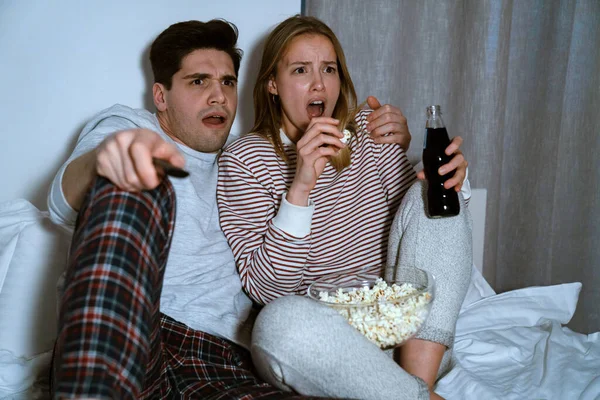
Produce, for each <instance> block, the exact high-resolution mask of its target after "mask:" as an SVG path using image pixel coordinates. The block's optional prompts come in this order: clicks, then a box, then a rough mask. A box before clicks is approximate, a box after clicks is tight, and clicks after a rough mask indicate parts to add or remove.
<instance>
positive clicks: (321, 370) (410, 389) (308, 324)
mask: <svg viewBox="0 0 600 400" xmlns="http://www.w3.org/2000/svg"><path fill="white" fill-rule="evenodd" d="M424 190H425V185H424V184H423V183H422V182H420V181H419V182H416V183H415V184H414V185H413V186H412V187H411V188H410V190H409V191H408V193H407V194H406V196H405V197H404V199H403V201H402V204H401V205H400V208H399V210H398V212H397V214H396V217H395V219H394V223H393V226H392V229H391V232H390V240H389V247H388V265H387V268H386V271H385V277H386V278H394V277H398V278H401V277H402V276H403V275H404V274H405V273H410V269H411V267H417V268H421V269H424V270H428V271H430V272H431V273H432V274H433V275H434V276H435V279H436V281H435V299H434V301H433V304H432V308H431V312H430V314H429V317H428V319H427V322H426V323H425V324H424V326H423V328H422V329H421V331H420V332H419V334H418V336H417V337H419V338H421V339H425V340H430V341H434V342H437V343H441V344H444V345H446V346H447V347H448V348H451V346H452V343H453V340H454V330H455V325H456V318H457V316H458V311H459V310H460V306H461V304H462V301H463V299H464V296H465V294H466V291H467V288H468V285H469V279H470V274H471V265H472V238H471V218H470V214H469V211H468V209H467V207H466V205H465V202H464V200H463V198H462V195H461V194H459V197H460V202H461V211H460V214H459V215H458V216H456V217H451V218H442V219H429V218H427V216H426V215H425V208H424V207H425V205H424V203H425V201H424V198H425V196H424V195H425V191H424ZM251 352H252V358H253V361H254V364H255V366H256V368H257V371H258V373H259V374H260V375H261V376H262V378H263V379H265V380H266V381H267V382H269V383H271V384H273V385H275V386H276V387H278V388H281V389H284V390H292V389H293V390H295V391H296V392H298V393H301V394H304V395H311V396H326V397H337V398H358V399H429V392H428V390H427V386H426V385H425V383H424V382H423V381H422V380H421V379H419V378H416V377H414V376H412V375H410V374H409V373H407V372H406V371H404V370H403V369H402V368H400V367H399V366H398V364H396V363H395V362H394V361H393V359H392V358H391V357H389V355H388V354H386V352H384V351H381V350H380V349H379V348H378V347H377V346H376V345H374V344H373V343H371V342H369V341H368V340H367V339H366V338H365V337H363V336H362V335H361V334H360V333H359V332H358V331H357V330H355V329H354V328H353V327H351V326H350V325H349V324H348V323H347V322H346V321H345V320H344V318H343V317H342V316H341V315H339V314H338V313H337V311H335V310H333V309H331V308H329V307H326V306H322V305H320V304H318V303H317V302H315V301H313V300H310V299H308V298H306V297H301V296H286V297H282V298H279V299H277V300H274V301H273V302H271V303H269V304H268V305H266V306H265V307H264V308H263V310H262V311H261V312H260V314H259V315H258V318H257V320H256V323H255V325H254V330H253V332H252V346H251ZM446 353H447V354H446V355H445V357H444V358H445V360H446V361H447V360H448V359H449V357H448V356H449V353H450V351H447V352H446ZM443 364H444V363H443Z"/></svg>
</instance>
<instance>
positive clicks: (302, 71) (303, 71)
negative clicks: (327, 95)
mask: <svg viewBox="0 0 600 400" xmlns="http://www.w3.org/2000/svg"><path fill="white" fill-rule="evenodd" d="M294 72H295V73H297V74H303V73H305V72H306V69H305V68H304V67H299V68H296V69H295V70H294Z"/></svg>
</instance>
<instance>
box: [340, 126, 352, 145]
mask: <svg viewBox="0 0 600 400" xmlns="http://www.w3.org/2000/svg"><path fill="white" fill-rule="evenodd" d="M342 133H343V134H344V137H343V138H341V139H340V141H341V142H342V143H344V144H346V143H348V141H349V140H350V138H351V137H352V132H350V131H349V130H348V129H344V131H343V132H342Z"/></svg>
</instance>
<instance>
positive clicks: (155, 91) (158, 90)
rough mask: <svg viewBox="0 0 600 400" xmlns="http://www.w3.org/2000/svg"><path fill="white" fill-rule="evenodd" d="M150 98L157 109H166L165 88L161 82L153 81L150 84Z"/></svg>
mask: <svg viewBox="0 0 600 400" xmlns="http://www.w3.org/2000/svg"><path fill="white" fill-rule="evenodd" d="M152 99H153V100H154V105H155V106H156V109H157V110H158V111H161V112H162V111H166V110H167V90H166V89H165V87H164V86H163V85H162V84H161V83H157V82H155V83H154V85H152Z"/></svg>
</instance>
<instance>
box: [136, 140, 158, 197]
mask: <svg viewBox="0 0 600 400" xmlns="http://www.w3.org/2000/svg"><path fill="white" fill-rule="evenodd" d="M129 156H130V159H131V160H132V164H133V166H134V168H135V172H136V176H137V178H138V182H139V186H140V189H154V188H155V187H157V186H158V185H159V184H160V180H161V179H160V178H159V176H158V171H157V170H156V167H155V166H154V163H153V162H152V152H151V149H150V148H149V147H148V145H147V144H145V143H143V142H133V143H132V144H131V146H130V147H129Z"/></svg>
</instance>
